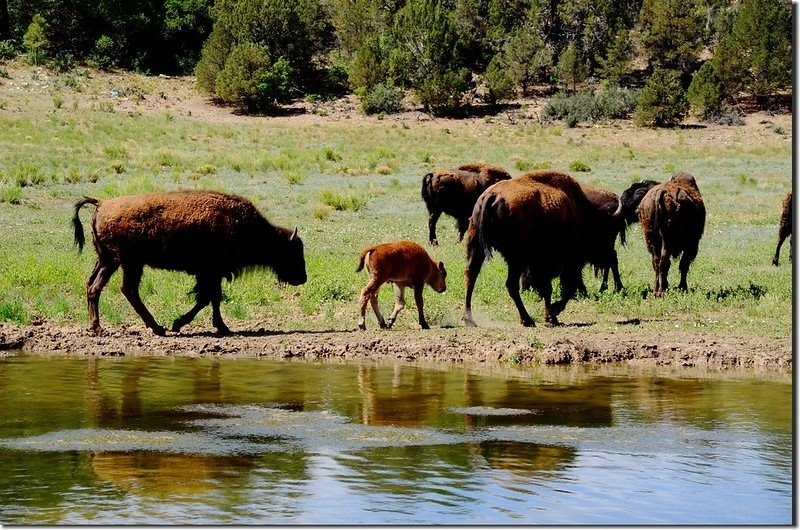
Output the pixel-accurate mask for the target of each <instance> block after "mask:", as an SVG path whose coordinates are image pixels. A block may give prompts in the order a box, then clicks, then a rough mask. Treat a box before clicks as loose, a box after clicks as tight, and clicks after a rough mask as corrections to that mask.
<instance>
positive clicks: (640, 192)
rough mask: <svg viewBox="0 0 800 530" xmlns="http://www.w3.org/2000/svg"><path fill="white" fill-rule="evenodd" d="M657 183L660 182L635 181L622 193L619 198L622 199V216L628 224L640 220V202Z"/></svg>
mask: <svg viewBox="0 0 800 530" xmlns="http://www.w3.org/2000/svg"><path fill="white" fill-rule="evenodd" d="M656 184H658V182H657V181H655V180H642V181H641V182H634V183H633V184H631V185H630V187H628V189H626V190H625V191H623V192H622V193H621V194H620V196H619V200H620V201H622V218H623V219H625V222H626V223H627V224H629V225H632V224H634V223H638V222H639V213H638V212H637V208H639V203H641V202H642V199H643V198H644V196H645V195H646V194H647V192H648V191H650V188H652V187H653V186H655V185H656Z"/></svg>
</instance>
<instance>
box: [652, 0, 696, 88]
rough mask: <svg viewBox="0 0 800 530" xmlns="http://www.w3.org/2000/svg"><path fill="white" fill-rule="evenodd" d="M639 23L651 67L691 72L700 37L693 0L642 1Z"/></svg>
mask: <svg viewBox="0 0 800 530" xmlns="http://www.w3.org/2000/svg"><path fill="white" fill-rule="evenodd" d="M640 22H641V25H642V44H643V45H644V47H645V49H646V51H647V54H648V56H649V59H650V64H651V65H652V66H658V67H661V68H666V69H670V70H678V71H680V72H681V73H687V72H690V71H692V69H693V68H694V64H695V63H696V62H697V58H698V54H699V52H700V47H701V46H702V38H703V18H702V9H700V8H698V6H697V5H696V3H695V0H645V2H644V5H643V6H642V13H641V18H640Z"/></svg>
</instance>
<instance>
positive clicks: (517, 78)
mask: <svg viewBox="0 0 800 530" xmlns="http://www.w3.org/2000/svg"><path fill="white" fill-rule="evenodd" d="M551 56H552V52H551V50H550V49H549V48H548V47H547V46H545V43H544V41H543V40H542V38H541V37H540V36H539V35H538V33H537V31H536V29H535V28H534V27H532V26H529V25H524V26H522V27H520V28H519V29H518V30H517V31H515V32H514V34H513V35H512V36H511V38H510V39H509V40H508V42H506V44H505V46H503V49H502V50H501V52H500V53H499V54H498V55H497V56H496V58H495V59H496V61H495V60H493V61H492V62H496V63H497V66H498V67H500V68H502V69H503V70H504V71H505V72H506V73H507V75H508V76H509V77H510V79H511V80H512V81H513V82H514V83H515V84H516V85H517V86H519V87H520V89H521V90H522V95H523V96H527V95H528V89H529V88H530V86H531V85H532V84H533V83H534V82H535V81H536V79H538V78H539V77H540V76H541V74H542V72H543V71H544V69H545V68H547V67H548V66H550V58H551Z"/></svg>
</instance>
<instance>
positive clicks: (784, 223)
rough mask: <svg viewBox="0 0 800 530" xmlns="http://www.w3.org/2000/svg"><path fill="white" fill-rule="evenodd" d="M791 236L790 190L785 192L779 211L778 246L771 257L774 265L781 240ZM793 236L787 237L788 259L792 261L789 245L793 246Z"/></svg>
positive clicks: (778, 257)
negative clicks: (781, 209)
mask: <svg viewBox="0 0 800 530" xmlns="http://www.w3.org/2000/svg"><path fill="white" fill-rule="evenodd" d="M789 236H792V192H791V191H790V192H789V193H787V194H786V198H785V199H783V211H782V212H781V223H780V225H779V226H778V246H777V247H775V257H773V258H772V264H773V265H775V266H776V267H777V266H778V260H779V259H780V256H781V245H783V241H784V240H785V239H786V238H787V237H789ZM793 239H794V236H792V238H791V239H789V247H790V250H789V261H792V252H791V247H792V246H794V243H793Z"/></svg>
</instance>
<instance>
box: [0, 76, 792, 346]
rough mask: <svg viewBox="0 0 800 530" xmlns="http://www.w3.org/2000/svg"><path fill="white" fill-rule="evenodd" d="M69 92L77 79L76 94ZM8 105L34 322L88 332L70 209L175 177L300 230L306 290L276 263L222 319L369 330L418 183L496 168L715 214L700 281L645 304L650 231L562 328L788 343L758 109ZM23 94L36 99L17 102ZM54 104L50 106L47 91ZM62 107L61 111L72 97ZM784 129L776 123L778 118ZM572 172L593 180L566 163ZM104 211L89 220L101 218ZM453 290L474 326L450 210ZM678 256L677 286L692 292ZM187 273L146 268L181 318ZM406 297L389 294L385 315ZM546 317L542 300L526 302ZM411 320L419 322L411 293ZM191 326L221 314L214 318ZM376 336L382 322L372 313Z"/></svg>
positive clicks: (8, 308)
mask: <svg viewBox="0 0 800 530" xmlns="http://www.w3.org/2000/svg"><path fill="white" fill-rule="evenodd" d="M64 90H66V89H64ZM56 94H65V95H58V96H51V97H48V96H42V97H39V99H36V98H35V97H33V96H31V97H30V98H29V99H20V100H17V99H12V98H15V96H13V95H9V93H5V94H4V95H2V99H0V101H2V102H3V104H2V105H0V108H2V110H0V152H1V153H2V159H3V164H2V167H0V249H2V258H0V269H2V273H0V321H12V322H21V323H28V322H31V321H32V320H35V319H39V318H46V319H53V320H55V321H57V322H64V323H85V322H86V320H87V315H86V300H85V282H86V279H87V277H88V274H89V272H90V270H91V268H92V264H93V263H94V259H95V256H94V251H93V249H92V248H91V245H88V247H87V249H86V250H85V251H84V253H83V254H82V255H78V254H77V252H76V250H75V248H74V247H73V242H72V231H71V226H70V218H71V216H72V211H73V209H72V206H73V204H74V202H75V201H76V200H77V199H78V198H80V197H81V196H82V195H84V194H85V195H90V196H94V197H98V198H104V197H112V196H116V195H121V194H130V193H141V192H148V191H157V190H173V189H179V188H209V189H217V190H222V191H230V192H235V193H239V194H242V195H244V196H246V197H248V198H250V199H252V200H253V201H254V202H255V203H256V205H257V206H258V207H259V208H260V209H261V211H262V212H263V213H265V215H266V216H267V217H268V218H269V219H270V220H271V221H272V222H274V223H276V224H280V225H283V226H288V227H293V226H297V227H298V228H299V234H300V236H301V237H302V238H303V241H304V243H305V249H306V264H307V270H308V275H309V281H308V283H307V284H306V285H304V286H301V287H298V288H280V287H279V286H278V285H277V284H276V281H275V279H274V276H273V275H272V274H271V273H266V272H265V273H261V272H259V273H252V274H248V275H246V276H244V277H241V278H238V279H236V280H235V281H234V282H232V283H231V284H226V285H225V287H224V290H225V295H226V302H225V303H224V305H223V315H224V316H225V318H226V319H227V321H228V324H229V325H230V326H231V327H232V329H241V328H242V326H243V325H248V324H245V322H244V321H247V322H248V323H249V324H250V325H252V323H253V322H259V323H261V324H262V325H265V326H267V327H274V328H280V329H354V328H355V324H356V320H357V301H358V294H359V292H360V289H361V288H362V287H363V285H364V283H365V282H366V273H364V272H362V273H356V272H354V271H355V267H356V260H357V257H358V253H359V251H360V249H361V248H363V247H365V246H368V245H371V244H374V243H377V242H383V241H391V240H398V239H411V240H415V241H418V242H420V243H425V242H426V241H427V227H426V220H427V214H426V211H425V207H424V204H423V202H422V200H421V198H420V195H419V187H420V181H421V177H422V175H423V174H424V173H426V172H427V171H429V170H431V169H432V168H434V167H441V166H453V165H456V164H460V163H463V162H470V161H485V162H490V163H494V164H497V165H500V166H503V167H505V168H506V169H507V170H509V171H510V172H511V173H512V174H517V173H519V172H521V171H523V170H527V169H532V168H539V167H553V168H559V169H564V170H568V171H570V173H571V174H572V175H573V176H574V177H575V178H577V179H578V180H580V181H582V182H586V183H589V184H593V185H597V186H602V187H606V188H608V189H611V190H613V191H615V192H616V193H619V192H621V191H622V190H623V189H625V188H626V187H627V186H628V185H629V184H630V183H631V182H634V181H637V180H640V179H643V178H653V179H656V180H664V179H666V178H668V177H669V176H670V174H671V173H673V172H674V171H677V170H685V171H689V172H691V173H693V174H694V175H695V176H696V177H697V180H698V183H699V186H700V189H701V192H702V194H703V196H704V199H705V202H706V208H707V211H708V217H707V221H706V232H705V236H704V238H703V240H702V242H701V245H700V253H699V256H698V258H697V260H696V261H695V263H694V265H693V267H692V269H691V271H690V274H689V286H690V291H689V292H688V293H686V294H682V293H679V292H670V293H668V294H667V296H665V297H663V298H661V299H655V298H653V297H652V296H651V295H650V288H651V286H652V282H653V271H652V268H651V265H650V258H649V255H648V254H647V252H646V249H645V246H644V241H643V239H642V235H641V231H640V229H639V227H638V225H636V226H634V227H632V228H631V229H630V230H629V232H628V245H627V246H626V247H623V248H621V249H619V258H620V272H621V275H622V279H623V282H624V283H625V285H626V290H625V291H623V292H621V293H613V292H608V293H603V294H599V293H598V292H597V288H598V285H599V281H596V280H595V279H594V278H593V277H592V276H591V273H590V269H589V268H588V267H587V269H586V270H585V271H584V278H585V281H586V284H587V286H588V288H589V297H588V298H586V299H580V300H575V301H572V302H571V303H570V304H569V305H568V306H567V309H566V310H565V312H564V313H563V314H562V315H561V320H562V322H564V323H566V324H571V323H572V324H575V323H591V324H593V325H594V327H595V328H596V329H598V330H608V329H611V328H614V327H616V326H619V324H618V322H619V321H622V320H629V319H640V321H641V326H646V327H647V328H648V329H653V330H663V331H665V332H666V331H669V330H670V329H675V328H681V329H683V330H686V329H693V328H697V329H703V330H708V331H715V332H730V333H731V334H746V335H758V336H771V337H788V336H789V335H790V333H791V326H792V317H791V307H792V271H791V266H790V265H789V263H788V253H789V246H788V242H787V245H785V247H784V253H783V259H782V264H781V266H780V267H778V268H776V267H773V266H772V265H771V264H770V261H771V256H772V253H773V251H774V246H775V243H776V238H777V222H778V219H779V216H780V208H781V201H782V199H783V196H784V195H785V193H786V192H787V191H788V190H789V189H790V187H791V155H792V149H791V130H790V129H791V119H790V117H788V116H782V117H778V118H776V119H778V120H781V121H780V123H781V124H783V125H771V124H764V123H759V122H758V120H754V119H751V120H749V121H750V123H749V124H748V125H747V126H746V127H738V128H737V127H733V128H725V127H713V128H685V129H674V130H644V129H636V128H633V127H631V126H630V125H629V124H626V123H623V124H610V125H604V126H598V127H590V128H576V129H566V128H563V127H560V126H558V125H549V126H539V125H535V124H517V125H511V124H509V123H508V121H507V120H502V119H500V118H498V119H471V120H465V121H414V120H410V119H408V120H404V121H403V120H377V119H370V120H367V119H356V120H351V121H342V122H337V121H334V120H328V121H325V120H309V119H293V118H282V119H267V118H264V119H259V120H228V121H221V122H210V121H207V120H201V119H196V118H193V117H191V116H188V115H186V113H181V112H175V111H172V112H166V111H165V112H121V111H118V110H115V108H114V105H113V103H110V104H105V103H104V102H102V101H100V102H98V103H96V104H95V103H92V104H91V105H87V104H79V103H78V100H77V99H76V100H75V102H74V103H71V101H72V98H71V96H70V92H57V93H56ZM20 97H22V96H20ZM51 99H52V102H51ZM59 103H61V105H59ZM776 123H777V122H776ZM570 166H572V167H573V168H579V169H584V170H585V169H588V171H571V170H569V168H570ZM90 211H91V208H86V209H85V211H84V212H83V216H82V217H83V219H84V226H88V221H89V218H90ZM438 231H439V241H440V245H439V246H438V247H434V248H429V251H430V253H431V255H432V256H433V257H434V258H436V259H441V260H443V261H444V262H445V264H446V266H447V269H448V272H449V276H448V289H447V291H446V293H444V294H441V295H439V294H436V293H434V292H433V291H432V290H426V312H427V314H428V315H429V316H428V321H429V323H430V324H431V325H432V326H433V327H437V326H460V325H461V324H460V317H461V312H462V309H463V303H464V300H463V299H464V278H463V269H464V265H465V251H464V247H463V245H459V244H458V243H457V242H456V236H457V233H456V230H455V228H454V227H453V223H452V219H451V218H449V217H443V218H442V219H441V220H440V222H439V230H438ZM505 271H506V270H505V264H504V263H503V261H502V259H500V258H499V257H498V258H496V259H494V260H493V261H491V262H489V263H487V265H486V266H485V267H484V270H483V272H482V273H481V275H480V277H479V279H478V284H477V289H476V293H475V298H474V302H473V306H474V310H475V316H476V319H477V320H478V323H479V325H483V326H492V327H508V328H510V329H517V328H518V327H519V324H518V318H517V314H516V311H515V309H514V307H513V304H512V302H511V300H510V299H509V297H508V295H507V293H506V291H505V287H504V281H505ZM677 274H678V270H677V263H674V264H673V267H672V270H671V275H670V283H671V285H673V286H674V285H677ZM192 285H193V280H192V278H190V277H189V276H187V275H184V274H179V273H170V272H164V271H153V270H147V271H146V272H145V277H144V280H143V282H142V288H141V291H142V296H143V299H144V301H145V303H146V304H147V305H148V306H149V307H150V309H151V311H152V312H153V314H154V315H155V316H156V318H157V320H159V321H160V322H162V323H165V324H167V323H169V322H171V321H172V319H173V318H175V317H176V316H178V315H179V314H181V313H183V312H184V311H185V310H186V309H187V307H188V306H189V304H190V303H191V300H190V298H189V297H188V295H187V293H188V291H189V290H190V289H191V287H192ZM391 297H392V293H391V289H390V288H384V289H383V291H382V295H381V300H382V302H383V304H382V305H383V307H385V310H386V311H387V312H388V310H389V309H390V305H391ZM525 300H526V303H527V305H528V307H529V311H530V312H531V315H532V316H533V317H534V319H536V320H537V321H539V322H541V319H542V314H543V306H542V303H541V302H540V301H539V300H538V297H537V296H536V295H533V294H526V295H525ZM409 302H410V305H409V307H408V308H407V311H408V312H407V313H406V314H405V315H404V316H401V318H400V320H399V321H398V323H397V325H398V327H404V328H413V327H415V326H417V323H416V317H415V311H414V308H413V302H411V301H409ZM101 321H102V322H103V323H105V324H106V325H108V324H111V325H114V324H120V323H131V324H140V321H139V319H138V317H137V316H136V315H135V313H134V312H133V310H132V309H131V308H130V306H129V305H128V303H127V301H125V299H124V298H123V296H122V295H121V294H120V293H119V275H115V277H114V278H113V279H112V282H111V283H110V284H109V287H108V288H107V289H106V291H104V293H103V297H102V299H101ZM195 324H201V325H203V326H209V325H210V314H209V312H208V310H206V311H204V312H203V313H201V314H200V315H199V316H198V319H197V320H196V321H195ZM367 325H368V327H375V326H376V323H375V320H374V317H373V316H372V315H371V314H370V315H368V319H367Z"/></svg>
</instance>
